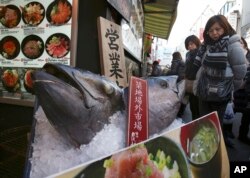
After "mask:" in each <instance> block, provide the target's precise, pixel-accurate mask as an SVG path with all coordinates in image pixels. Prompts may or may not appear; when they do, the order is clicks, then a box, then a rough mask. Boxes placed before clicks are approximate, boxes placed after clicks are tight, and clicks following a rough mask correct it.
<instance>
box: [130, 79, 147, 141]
mask: <svg viewBox="0 0 250 178" xmlns="http://www.w3.org/2000/svg"><path fill="white" fill-rule="evenodd" d="M147 139H148V89H147V81H146V80H143V79H140V78H137V77H133V76H132V77H131V79H130V85H129V106H128V137H127V145H128V146H130V145H133V144H135V143H139V142H142V141H144V140H147Z"/></svg>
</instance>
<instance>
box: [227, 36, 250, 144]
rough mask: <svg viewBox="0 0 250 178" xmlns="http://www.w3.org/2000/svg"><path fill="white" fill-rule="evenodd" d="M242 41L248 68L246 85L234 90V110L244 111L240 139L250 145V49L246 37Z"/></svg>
mask: <svg viewBox="0 0 250 178" xmlns="http://www.w3.org/2000/svg"><path fill="white" fill-rule="evenodd" d="M241 43H242V45H243V48H244V49H245V53H246V59H247V61H246V62H247V63H248V68H247V73H246V76H245V84H244V87H242V88H241V89H240V90H238V91H236V92H234V111H235V112H241V113H242V118H241V125H240V128H239V137H238V139H239V140H240V141H242V142H243V143H246V144H248V145H250V138H249V137H248V136H247V135H248V132H249V125H250V50H249V48H248V45H247V43H246V41H245V39H244V38H241ZM231 127H232V126H231ZM231 129H232V128H231Z"/></svg>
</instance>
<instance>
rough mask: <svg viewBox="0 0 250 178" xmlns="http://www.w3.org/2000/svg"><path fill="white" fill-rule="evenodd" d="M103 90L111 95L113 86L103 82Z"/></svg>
mask: <svg viewBox="0 0 250 178" xmlns="http://www.w3.org/2000/svg"><path fill="white" fill-rule="evenodd" d="M104 90H105V92H106V93H107V94H108V95H111V94H112V93H113V92H114V88H113V87H112V85H109V84H108V83H105V84H104Z"/></svg>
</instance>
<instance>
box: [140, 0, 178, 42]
mask: <svg viewBox="0 0 250 178" xmlns="http://www.w3.org/2000/svg"><path fill="white" fill-rule="evenodd" d="M178 2H179V0H143V6H144V19H145V21H144V32H145V33H148V34H151V35H153V36H156V37H158V38H163V39H168V37H169V35H170V32H171V29H172V27H173V25H174V22H175V19H176V16H177V6H178Z"/></svg>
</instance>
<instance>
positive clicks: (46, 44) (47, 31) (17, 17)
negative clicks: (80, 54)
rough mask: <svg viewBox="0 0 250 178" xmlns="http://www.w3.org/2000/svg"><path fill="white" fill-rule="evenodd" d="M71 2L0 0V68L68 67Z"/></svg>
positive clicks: (58, 0) (56, 0)
mask: <svg viewBox="0 0 250 178" xmlns="http://www.w3.org/2000/svg"><path fill="white" fill-rule="evenodd" d="M71 22H72V0H53V1H52V0H51V1H48V0H36V1H32V0H0V67H25V68H41V67H42V66H43V65H44V64H45V63H47V62H51V63H55V62H56V63H58V62H59V63H62V64H65V65H70V42H71V40H70V39H71Z"/></svg>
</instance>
